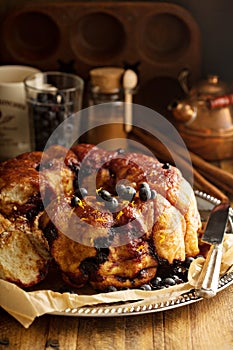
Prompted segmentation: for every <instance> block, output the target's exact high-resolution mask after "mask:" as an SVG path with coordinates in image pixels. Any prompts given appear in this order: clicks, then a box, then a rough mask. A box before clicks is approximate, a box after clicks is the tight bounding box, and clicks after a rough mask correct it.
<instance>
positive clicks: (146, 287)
mask: <svg viewBox="0 0 233 350" xmlns="http://www.w3.org/2000/svg"><path fill="white" fill-rule="evenodd" d="M140 289H142V290H147V291H150V290H151V286H150V285H149V284H143V286H141V287H140Z"/></svg>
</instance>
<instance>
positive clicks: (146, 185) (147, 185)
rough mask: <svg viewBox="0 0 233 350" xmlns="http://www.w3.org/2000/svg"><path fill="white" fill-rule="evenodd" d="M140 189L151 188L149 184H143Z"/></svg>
mask: <svg viewBox="0 0 233 350" xmlns="http://www.w3.org/2000/svg"><path fill="white" fill-rule="evenodd" d="M140 188H150V186H149V184H148V183H147V182H142V183H141V184H140Z"/></svg>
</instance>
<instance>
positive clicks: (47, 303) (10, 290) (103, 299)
mask: <svg viewBox="0 0 233 350" xmlns="http://www.w3.org/2000/svg"><path fill="white" fill-rule="evenodd" d="M203 263H204V258H197V259H195V260H194V261H193V262H192V264H191V266H190V268H189V273H188V282H187V283H182V284H179V285H176V286H174V287H169V288H166V289H162V290H155V291H144V290H137V289H133V290H122V291H117V292H110V293H99V294H92V295H87V294H81V293H80V294H79V293H78V294H71V293H58V292H54V291H52V290H51V289H52V288H51V289H48V290H46V289H44V290H36V291H31V292H26V291H24V290H23V289H21V288H19V287H17V286H16V285H15V284H13V283H10V282H6V281H4V280H0V305H1V306H2V308H3V309H5V310H6V311H7V312H8V313H9V314H11V315H12V316H13V317H14V318H15V319H17V320H18V321H19V322H20V323H21V324H22V325H23V326H24V327H25V328H28V327H29V326H30V325H31V324H32V322H33V321H34V319H35V318H36V317H39V316H41V315H44V314H46V313H51V312H62V311H64V310H66V309H68V308H71V309H72V308H78V307H82V306H87V305H98V304H106V303H107V304H110V303H115V302H127V301H134V300H135V301H138V302H139V303H138V304H142V303H149V302H153V303H160V302H165V301H168V300H169V301H170V300H172V299H177V298H178V297H179V296H180V295H182V294H183V293H187V292H189V291H190V290H191V289H193V288H195V287H197V280H198V277H199V274H200V271H201V268H202V265H203ZM232 270H233V235H232V234H226V235H225V237H224V241H223V257H222V264H221V273H220V274H221V276H222V275H224V274H225V273H227V272H228V273H229V271H232Z"/></svg>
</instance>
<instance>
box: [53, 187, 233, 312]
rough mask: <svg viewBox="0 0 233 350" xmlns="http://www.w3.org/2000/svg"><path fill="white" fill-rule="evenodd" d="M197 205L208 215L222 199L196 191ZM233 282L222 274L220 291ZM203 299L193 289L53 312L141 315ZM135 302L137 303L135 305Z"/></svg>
mask: <svg viewBox="0 0 233 350" xmlns="http://www.w3.org/2000/svg"><path fill="white" fill-rule="evenodd" d="M195 195H196V199H197V205H198V209H199V211H200V213H201V214H202V213H203V215H205V214H206V215H207V214H208V213H209V212H210V211H211V209H212V208H213V206H215V205H216V204H219V203H220V200H218V199H216V198H214V197H212V196H210V195H208V194H206V193H204V192H201V191H195ZM229 222H230V227H231V229H230V230H231V233H233V209H232V208H230V217H229ZM231 284H233V272H231V273H229V274H226V275H224V276H222V277H221V278H220V279H219V285H218V292H220V291H221V290H223V289H225V288H226V287H228V286H230V285H231ZM200 300H202V298H200V297H198V296H197V294H196V292H195V290H192V291H190V292H188V293H185V294H183V295H181V296H179V297H178V298H177V299H173V300H167V301H166V302H161V303H149V304H148V303H146V302H145V303H144V304H141V305H136V304H137V301H135V302H125V303H123V302H122V303H117V304H109V305H108V304H105V305H104V306H103V305H101V306H86V307H81V308H75V309H70V308H69V309H66V310H64V311H63V312H53V313H51V314H53V315H59V316H77V317H78V316H82V317H112V316H132V315H140V314H146V313H152V312H158V311H166V310H170V309H174V308H177V307H180V306H185V305H188V304H192V303H195V302H197V301H200ZM134 304H135V305H134Z"/></svg>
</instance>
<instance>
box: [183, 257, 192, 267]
mask: <svg viewBox="0 0 233 350" xmlns="http://www.w3.org/2000/svg"><path fill="white" fill-rule="evenodd" d="M193 260H194V258H193V257H191V256H189V257H187V258H186V259H185V262H184V266H185V267H189V266H190V265H191V263H192V262H193Z"/></svg>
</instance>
